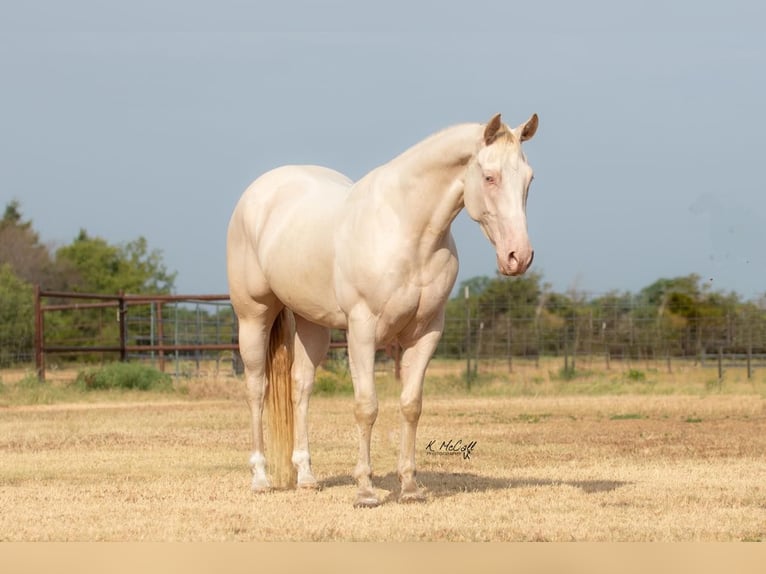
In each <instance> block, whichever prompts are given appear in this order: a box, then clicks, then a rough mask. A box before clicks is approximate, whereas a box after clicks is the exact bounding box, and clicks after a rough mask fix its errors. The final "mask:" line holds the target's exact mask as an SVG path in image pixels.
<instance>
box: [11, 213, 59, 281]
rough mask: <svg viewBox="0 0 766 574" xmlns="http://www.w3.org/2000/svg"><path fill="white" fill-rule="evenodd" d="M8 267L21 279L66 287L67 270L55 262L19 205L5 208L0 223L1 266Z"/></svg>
mask: <svg viewBox="0 0 766 574" xmlns="http://www.w3.org/2000/svg"><path fill="white" fill-rule="evenodd" d="M2 264H7V265H9V266H10V269H11V270H12V271H13V273H14V274H15V275H16V277H18V278H19V279H21V280H23V281H26V282H27V283H30V284H35V283H39V284H41V285H45V286H46V287H48V288H50V289H58V288H60V287H62V285H63V283H64V276H65V270H64V269H62V268H60V267H58V266H57V265H56V263H55V262H54V261H53V259H52V258H51V254H50V250H49V249H48V247H47V246H45V245H43V244H42V243H41V242H40V237H39V235H38V234H37V232H36V231H35V230H34V229H33V228H32V222H31V221H24V220H23V217H22V215H21V211H20V206H19V202H18V201H16V200H14V201H11V202H10V203H8V204H7V205H6V206H5V213H4V214H3V218H2V220H0V265H2Z"/></svg>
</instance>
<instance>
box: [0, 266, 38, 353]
mask: <svg viewBox="0 0 766 574" xmlns="http://www.w3.org/2000/svg"><path fill="white" fill-rule="evenodd" d="M33 314H34V310H33V295H32V287H31V285H29V284H28V283H26V282H25V281H23V280H22V279H20V278H19V277H18V276H17V275H16V274H15V273H14V272H13V269H12V268H11V266H10V265H9V264H8V263H3V264H0V367H7V366H9V365H12V364H13V363H16V362H19V361H22V360H24V359H28V358H29V357H28V356H26V355H31V349H32V347H33V344H34V342H33V338H34V328H33V323H34V318H33Z"/></svg>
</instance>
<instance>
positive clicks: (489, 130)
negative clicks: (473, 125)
mask: <svg viewBox="0 0 766 574" xmlns="http://www.w3.org/2000/svg"><path fill="white" fill-rule="evenodd" d="M502 127H503V122H502V121H500V114H495V115H494V116H493V117H492V119H491V120H489V121H488V122H487V126H486V127H485V128H484V145H491V144H492V142H494V141H495V140H496V139H497V136H498V135H500V129H501V128H502Z"/></svg>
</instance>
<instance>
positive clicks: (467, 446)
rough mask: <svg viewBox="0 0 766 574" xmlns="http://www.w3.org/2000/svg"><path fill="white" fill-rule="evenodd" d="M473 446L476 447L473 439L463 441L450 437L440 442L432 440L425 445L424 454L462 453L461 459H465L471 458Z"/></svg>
mask: <svg viewBox="0 0 766 574" xmlns="http://www.w3.org/2000/svg"><path fill="white" fill-rule="evenodd" d="M474 448H476V441H475V440H472V441H467V442H463V439H458V440H453V439H450V440H448V441H446V440H443V441H441V443H439V441H437V440H432V441H430V442H429V443H428V444H427V445H426V454H462V455H463V460H467V459H469V458H471V453H473V449H474Z"/></svg>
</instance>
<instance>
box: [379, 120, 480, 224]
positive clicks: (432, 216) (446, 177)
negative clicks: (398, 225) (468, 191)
mask: <svg viewBox="0 0 766 574" xmlns="http://www.w3.org/2000/svg"><path fill="white" fill-rule="evenodd" d="M481 129H482V128H481V126H480V125H479V124H463V125H459V126H454V127H451V128H447V129H446V130H443V131H441V132H439V133H437V134H434V135H433V136H431V137H429V138H427V139H425V140H423V141H422V142H420V143H418V144H416V145H414V146H413V147H411V148H410V149H408V150H407V151H405V152H404V153H403V154H401V155H400V156H398V157H397V158H395V159H393V160H391V161H390V162H389V163H388V164H386V165H385V166H382V167H381V168H380V169H381V171H382V172H385V173H387V174H390V175H392V176H394V179H395V181H396V185H395V186H394V187H395V189H389V190H384V191H385V192H390V193H392V194H394V197H395V201H396V202H397V205H398V206H400V209H401V210H402V214H403V216H404V219H405V220H406V221H407V222H408V223H409V224H410V225H411V226H412V227H413V229H412V231H414V232H416V233H417V232H428V233H429V234H431V235H435V236H439V235H444V234H445V233H446V232H447V231H448V230H449V227H450V224H451V223H452V221H453V220H454V219H455V217H456V216H457V214H458V213H459V212H460V210H461V209H462V208H463V176H464V174H465V170H466V166H467V165H468V162H469V161H470V160H471V158H472V157H473V156H474V154H475V153H476V151H477V147H478V144H479V141H480V137H481ZM384 179H387V178H384Z"/></svg>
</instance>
